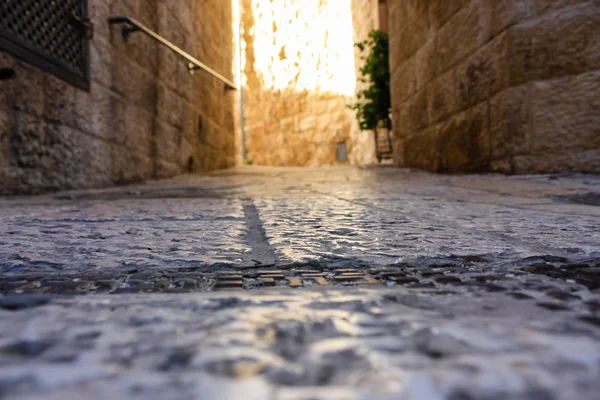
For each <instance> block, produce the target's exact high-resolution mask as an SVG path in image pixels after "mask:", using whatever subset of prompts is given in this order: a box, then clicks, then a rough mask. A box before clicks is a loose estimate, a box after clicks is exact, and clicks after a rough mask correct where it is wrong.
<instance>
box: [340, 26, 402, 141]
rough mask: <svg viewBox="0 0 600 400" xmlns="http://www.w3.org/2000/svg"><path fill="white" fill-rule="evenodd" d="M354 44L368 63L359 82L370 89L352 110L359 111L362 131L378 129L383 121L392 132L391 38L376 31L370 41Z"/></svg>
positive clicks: (366, 90) (362, 58)
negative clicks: (390, 115)
mask: <svg viewBox="0 0 600 400" xmlns="http://www.w3.org/2000/svg"><path fill="white" fill-rule="evenodd" d="M354 45H355V46H356V47H357V48H358V49H359V50H360V52H361V60H364V61H365V64H364V66H363V67H362V68H360V73H361V76H360V77H359V78H358V82H360V83H364V84H367V87H366V88H365V89H363V90H360V91H359V92H358V93H357V95H356V97H357V102H356V103H355V104H352V105H349V106H348V107H350V108H351V109H353V110H355V111H356V118H357V120H358V123H359V125H360V129H361V130H365V131H366V130H375V128H377V127H378V126H379V124H380V122H383V123H385V125H386V127H387V128H388V129H390V128H391V123H392V121H391V120H390V118H389V109H390V107H391V95H390V64H389V36H388V34H387V33H386V32H383V31H379V30H374V31H371V32H370V33H369V38H368V39H367V40H365V41H362V42H358V43H355V44H354ZM365 51H368V54H367V56H364V53H365Z"/></svg>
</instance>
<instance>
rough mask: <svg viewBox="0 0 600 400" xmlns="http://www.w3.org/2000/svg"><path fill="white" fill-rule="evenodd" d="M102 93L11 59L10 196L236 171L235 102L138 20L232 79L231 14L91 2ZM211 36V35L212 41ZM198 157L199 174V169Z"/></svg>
mask: <svg viewBox="0 0 600 400" xmlns="http://www.w3.org/2000/svg"><path fill="white" fill-rule="evenodd" d="M88 7H89V14H90V17H91V19H92V21H93V23H94V25H95V35H94V38H93V40H91V42H90V58H91V88H90V91H84V90H80V89H76V88H74V87H72V86H70V85H69V84H68V83H66V82H64V81H62V80H60V79H58V78H56V77H54V76H53V75H50V74H47V73H44V72H42V71H40V70H39V69H37V68H34V67H32V66H30V65H28V64H26V63H24V62H22V61H20V60H18V59H15V58H13V57H12V56H10V55H8V54H6V53H4V52H1V51H0V67H11V68H14V69H15V70H16V73H17V75H16V79H13V80H8V81H1V82H0V193H32V192H43V191H49V190H57V189H69V188H86V187H98V186H107V185H110V184H115V183H123V182H130V181H139V180H144V179H148V178H151V177H166V176H173V175H176V174H181V173H182V172H187V171H188V170H189V169H192V170H194V171H200V170H211V169H216V168H225V167H230V166H232V165H233V163H234V145H233V142H234V127H233V96H235V95H234V94H233V93H234V92H225V91H224V90H223V86H222V85H221V84H220V83H219V82H218V81H216V80H215V79H214V78H212V77H210V76H209V75H207V74H205V73H203V72H198V73H196V75H195V76H194V77H190V76H189V74H188V72H187V68H186V64H185V62H183V61H182V60H181V59H180V58H178V57H176V56H175V55H174V54H172V53H171V52H170V51H168V50H166V49H165V48H163V47H159V46H158V45H157V44H156V43H155V42H153V41H152V40H150V39H149V38H148V37H146V36H144V35H141V34H133V35H131V36H130V38H129V39H128V40H127V41H125V40H123V38H122V37H121V35H120V33H119V29H120V28H119V27H112V28H111V27H110V26H109V24H108V23H107V18H108V17H110V16H115V15H128V16H132V17H134V18H136V19H138V20H141V21H142V22H143V23H144V24H146V25H148V26H149V27H150V28H151V29H153V30H156V31H157V32H158V33H159V34H161V35H163V36H164V37H166V38H167V39H168V40H170V41H172V42H174V43H175V44H176V45H178V46H180V47H182V48H183V49H184V50H186V51H188V52H190V53H191V54H192V55H194V56H195V57H197V58H198V59H200V60H202V61H203V62H205V63H206V64H207V65H209V66H211V67H212V68H214V69H215V70H217V71H220V72H221V73H222V74H224V75H225V76H228V77H231V64H232V57H231V56H232V50H230V47H229V46H230V45H231V42H232V27H231V26H232V19H231V2H227V1H220V0H210V1H202V2H200V1H195V0H177V1H160V0H128V1H116V0H90V1H88ZM205 32H210V35H207V34H205ZM190 157H193V161H194V162H193V164H190V163H189V160H190Z"/></svg>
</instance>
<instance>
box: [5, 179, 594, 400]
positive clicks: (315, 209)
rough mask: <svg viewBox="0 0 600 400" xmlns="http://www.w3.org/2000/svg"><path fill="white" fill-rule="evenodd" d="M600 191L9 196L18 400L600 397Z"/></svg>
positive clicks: (311, 188)
mask: <svg viewBox="0 0 600 400" xmlns="http://www.w3.org/2000/svg"><path fill="white" fill-rule="evenodd" d="M599 205H600V177H595V176H586V175H573V174H571V175H566V174H565V175H553V176H548V175H546V176H520V177H504V176H499V175H487V176H438V175H431V174H426V173H423V172H417V171H409V170H400V169H395V168H350V167H348V168H342V167H336V168H321V169H294V168H288V169H277V168H260V167H243V168H238V169H235V170H227V171H222V172H217V173H212V174H210V175H206V176H185V177H180V178H176V179H172V180H169V181H159V182H150V183H147V184H143V185H135V186H126V187H119V188H114V189H105V190H95V191H78V192H62V193H58V194H51V195H45V196H40V197H22V198H4V199H1V200H0V272H1V274H0V288H1V290H2V291H3V294H4V296H3V297H0V398H2V399H79V398H85V399H120V398H122V399H125V398H127V399H136V398H140V399H161V400H163V399H217V398H219V399H222V398H232V399H237V398H243V399H277V400H279V399H281V400H284V399H285V400H288V399H289V400H292V399H392V398H393V399H419V400H420V399H423V400H425V399H427V400H429V399H452V400H459V399H461V400H463V399H464V400H466V399H490V400H491V399H540V400H541V399H544V400H545V399H565V400H566V399H595V398H597V393H598V392H599V391H600V379H599V378H600V228H599V227H600V207H599Z"/></svg>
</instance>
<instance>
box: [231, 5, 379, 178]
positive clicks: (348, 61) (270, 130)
mask: <svg viewBox="0 0 600 400" xmlns="http://www.w3.org/2000/svg"><path fill="white" fill-rule="evenodd" d="M373 6H374V7H373ZM375 10H377V2H376V0H375V1H373V0H339V1H324V0H279V1H277V2H271V1H270V0H244V1H243V3H242V11H243V16H242V21H243V45H242V47H243V49H244V62H245V63H244V65H245V67H244V71H243V72H244V74H243V75H244V77H243V79H244V87H245V93H244V94H245V130H246V144H247V154H248V159H249V160H251V161H252V162H253V163H254V164H257V165H282V166H316V165H333V164H336V163H337V161H336V158H337V157H336V148H337V144H338V143H341V142H345V143H346V145H347V149H348V161H349V162H350V163H352V164H368V163H372V162H374V161H375V145H374V137H373V134H372V133H369V132H361V131H360V130H359V129H358V124H357V123H356V120H355V115H354V112H353V111H352V110H350V109H349V108H347V107H346V106H347V105H348V104H350V103H352V102H353V101H354V93H355V89H356V68H358V66H357V65H356V64H355V53H354V49H353V40H359V39H361V38H362V37H366V35H367V34H368V31H369V30H368V29H366V28H367V27H369V28H371V27H373V23H372V21H373V16H374V15H375V14H374V12H375ZM353 22H354V23H353Z"/></svg>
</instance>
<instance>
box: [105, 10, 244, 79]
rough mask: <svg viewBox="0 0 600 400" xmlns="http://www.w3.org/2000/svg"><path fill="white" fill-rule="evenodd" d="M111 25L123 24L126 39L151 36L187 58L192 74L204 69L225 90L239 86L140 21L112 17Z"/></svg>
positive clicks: (110, 19)
mask: <svg viewBox="0 0 600 400" xmlns="http://www.w3.org/2000/svg"><path fill="white" fill-rule="evenodd" d="M108 22H109V23H110V24H122V25H123V26H122V28H121V34H122V35H123V37H124V38H127V37H128V36H129V35H130V34H131V33H133V32H138V31H139V32H143V33H145V34H146V35H148V36H150V37H151V38H153V39H154V40H156V41H157V42H159V43H161V44H163V45H165V46H167V47H168V48H169V49H171V50H172V51H173V52H175V53H177V54H178V55H179V56H181V57H183V58H185V59H186V60H187V61H188V62H189V63H188V65H187V68H188V70H189V71H190V74H193V73H194V71H195V70H197V69H203V70H205V71H206V72H208V73H209V74H211V75H212V76H214V77H215V78H217V79H219V80H220V81H222V82H223V83H225V89H231V90H237V86H236V85H235V83H233V82H232V81H230V80H229V79H227V78H225V77H224V76H223V75H221V74H219V73H218V72H216V71H215V70H213V69H212V68H210V67H208V66H206V65H205V64H203V63H202V62H200V61H198V60H197V59H195V58H194V57H192V56H191V55H189V54H188V53H186V52H185V51H183V50H182V49H180V48H179V47H177V46H175V45H174V44H173V43H171V42H169V41H168V40H167V39H165V38H163V37H162V36H160V35H159V34H157V33H156V32H154V31H152V30H150V29H149V28H148V27H147V26H145V25H144V24H142V23H141V22H139V21H138V20H136V19H134V18H130V17H111V18H109V19H108Z"/></svg>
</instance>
